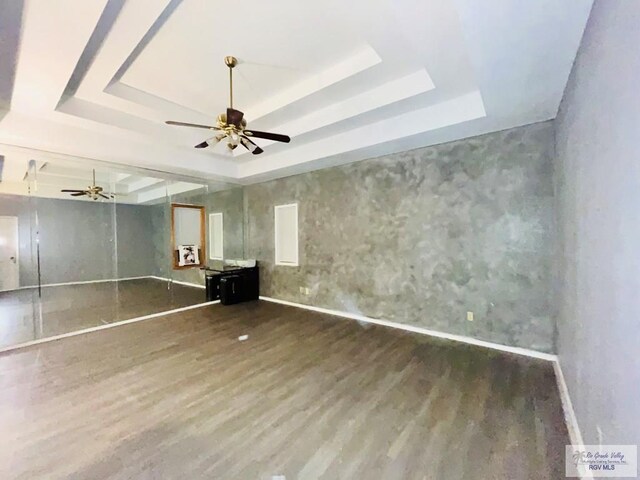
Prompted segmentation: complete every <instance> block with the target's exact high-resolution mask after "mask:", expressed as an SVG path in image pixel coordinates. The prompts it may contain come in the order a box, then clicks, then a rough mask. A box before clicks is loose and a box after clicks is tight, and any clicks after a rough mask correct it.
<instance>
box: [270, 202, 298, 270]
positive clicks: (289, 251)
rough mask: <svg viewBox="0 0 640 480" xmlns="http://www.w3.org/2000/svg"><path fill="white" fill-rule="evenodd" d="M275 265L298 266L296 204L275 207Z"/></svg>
mask: <svg viewBox="0 0 640 480" xmlns="http://www.w3.org/2000/svg"><path fill="white" fill-rule="evenodd" d="M274 210H275V248H276V265H289V266H294V267H296V266H298V204H297V203H292V204H290V205H276V207H275V209H274Z"/></svg>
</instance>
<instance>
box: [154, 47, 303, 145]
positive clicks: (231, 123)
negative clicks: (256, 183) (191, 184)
mask: <svg viewBox="0 0 640 480" xmlns="http://www.w3.org/2000/svg"><path fill="white" fill-rule="evenodd" d="M224 63H225V65H227V67H229V108H227V112H226V113H221V114H220V115H218V119H217V122H216V125H215V126H210V125H198V124H196V123H185V122H175V121H173V120H167V122H166V123H167V124H169V125H177V126H179V127H196V128H206V129H209V130H216V131H218V132H219V133H217V134H216V135H215V136H213V137H211V138H209V139H208V140H205V141H204V142H202V143H199V144H198V145H196V146H195V148H206V147H210V146H214V145H217V144H218V143H219V142H221V141H222V140H226V142H227V149H228V151H233V150H234V149H235V148H236V147H237V146H238V145H242V146H243V147H244V148H246V149H247V150H249V151H250V152H251V153H253V154H254V155H258V154H259V153H262V152H263V151H264V150H262V149H261V148H260V147H259V146H258V145H256V144H255V143H254V142H253V141H252V140H251V138H250V137H254V138H264V139H266V140H274V141H276V142H284V143H289V142H290V141H291V138H289V137H288V136H287V135H280V134H278V133H269V132H259V131H258V130H247V129H246V126H247V121H246V120H245V119H244V118H243V117H244V113H242V112H241V111H240V110H235V109H234V108H233V68H234V67H235V66H236V65H237V64H238V60H237V59H236V58H235V57H224Z"/></svg>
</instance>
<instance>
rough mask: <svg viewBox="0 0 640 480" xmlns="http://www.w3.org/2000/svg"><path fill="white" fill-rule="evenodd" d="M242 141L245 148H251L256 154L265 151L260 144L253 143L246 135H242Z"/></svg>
mask: <svg viewBox="0 0 640 480" xmlns="http://www.w3.org/2000/svg"><path fill="white" fill-rule="evenodd" d="M240 143H241V144H242V146H243V147H244V148H246V149H247V150H249V151H250V152H251V153H253V154H254V155H259V154H261V153H262V152H264V150H262V149H261V148H260V147H259V146H258V145H256V144H255V143H253V142H252V141H251V140H250V139H249V138H247V137H245V136H244V135H240Z"/></svg>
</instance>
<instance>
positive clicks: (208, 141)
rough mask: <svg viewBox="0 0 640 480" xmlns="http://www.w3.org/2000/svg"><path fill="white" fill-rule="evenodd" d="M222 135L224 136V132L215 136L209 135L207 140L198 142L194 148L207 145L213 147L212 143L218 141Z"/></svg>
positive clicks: (215, 143)
mask: <svg viewBox="0 0 640 480" xmlns="http://www.w3.org/2000/svg"><path fill="white" fill-rule="evenodd" d="M224 137H226V135H225V134H223V133H220V134H218V135H216V136H215V137H211V138H209V139H207V140H205V141H204V142H202V143H199V144H198V145H196V146H195V148H207V147H213V146H214V145H217V144H218V142H220V140H222V139H223V138H224Z"/></svg>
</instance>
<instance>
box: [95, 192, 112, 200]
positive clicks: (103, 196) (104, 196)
mask: <svg viewBox="0 0 640 480" xmlns="http://www.w3.org/2000/svg"><path fill="white" fill-rule="evenodd" d="M98 195H100V196H101V197H102V198H106V199H107V200H109V197H107V196H106V195H103V194H102V193H98ZM112 198H113V197H112Z"/></svg>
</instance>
